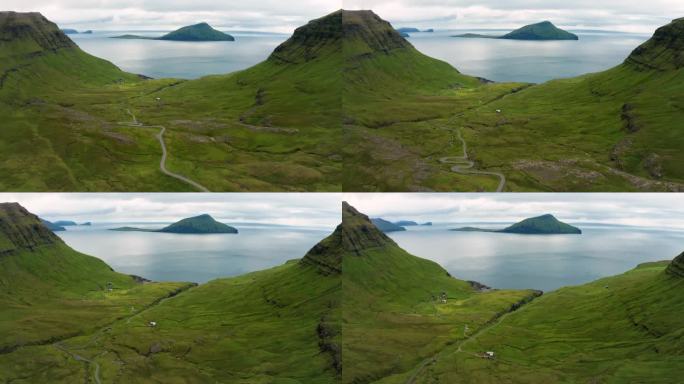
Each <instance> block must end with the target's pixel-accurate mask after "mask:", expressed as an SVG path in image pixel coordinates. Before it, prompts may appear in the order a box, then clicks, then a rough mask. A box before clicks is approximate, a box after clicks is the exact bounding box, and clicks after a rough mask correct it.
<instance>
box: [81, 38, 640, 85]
mask: <svg viewBox="0 0 684 384" xmlns="http://www.w3.org/2000/svg"><path fill="white" fill-rule="evenodd" d="M467 32H474V33H484V34H493V35H498V34H503V33H505V32H508V31H493V30H486V31H483V30H469V31H465V30H459V31H437V32H434V33H414V34H411V37H410V38H409V41H410V42H411V43H413V44H414V45H415V46H416V48H418V49H419V50H420V51H421V52H423V53H425V54H427V55H429V56H432V57H435V58H438V59H442V60H444V61H447V62H449V63H450V64H452V65H453V66H455V67H456V68H457V69H459V70H460V71H461V72H463V73H466V74H469V75H474V76H480V77H484V78H487V79H490V80H494V81H521V82H532V83H540V82H544V81H547V80H551V79H556V78H563V77H572V76H577V75H580V74H584V73H588V72H596V71H602V70H605V69H608V68H611V67H613V66H615V65H617V64H619V63H621V62H622V61H623V60H624V59H625V58H626V57H627V56H628V55H629V53H630V52H631V51H632V50H633V49H634V48H636V47H637V46H638V45H639V44H641V43H643V42H644V41H646V40H647V39H648V38H649V37H650V36H649V35H640V34H625V33H609V32H580V31H575V33H576V34H577V35H579V37H580V40H579V41H515V40H493V39H462V38H453V37H449V36H450V35H454V34H462V33H467ZM164 33H166V32H165V31H157V32H136V31H117V32H97V31H96V32H95V33H94V34H93V35H70V37H71V38H72V39H73V40H74V41H75V42H76V43H77V44H78V45H79V46H80V47H81V48H82V49H83V50H85V51H86V52H88V53H91V54H93V55H95V56H98V57H102V58H104V59H107V60H109V61H112V62H113V63H114V64H116V65H118V66H119V67H121V68H122V69H124V70H125V71H128V72H132V73H139V74H144V75H147V76H150V77H155V78H160V77H176V78H185V79H194V78H198V77H201V76H205V75H211V74H222V73H228V72H233V71H236V70H240V69H245V68H248V67H250V66H252V65H254V64H257V63H259V62H261V61H263V60H265V59H266V58H267V57H268V56H269V55H270V53H271V52H272V51H273V49H274V48H275V47H276V46H278V45H279V44H280V43H282V42H283V41H285V40H286V39H287V38H288V37H289V36H288V35H285V34H261V33H250V32H242V33H240V32H230V33H231V34H232V35H233V36H235V38H236V41H234V42H199V43H197V42H176V41H158V40H121V39H110V38H109V37H111V36H117V35H123V34H138V35H145V36H161V35H163V34H164Z"/></svg>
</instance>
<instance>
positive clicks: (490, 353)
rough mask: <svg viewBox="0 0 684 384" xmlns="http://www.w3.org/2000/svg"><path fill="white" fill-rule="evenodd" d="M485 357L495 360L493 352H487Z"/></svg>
mask: <svg viewBox="0 0 684 384" xmlns="http://www.w3.org/2000/svg"><path fill="white" fill-rule="evenodd" d="M485 357H486V358H488V359H493V358H494V352H492V351H487V352H485Z"/></svg>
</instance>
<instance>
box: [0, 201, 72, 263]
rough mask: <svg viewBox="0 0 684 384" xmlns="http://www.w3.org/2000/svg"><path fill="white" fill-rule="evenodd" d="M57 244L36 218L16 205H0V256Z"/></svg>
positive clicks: (53, 236)
mask: <svg viewBox="0 0 684 384" xmlns="http://www.w3.org/2000/svg"><path fill="white" fill-rule="evenodd" d="M58 242H61V240H60V239H59V237H57V236H56V235H55V234H54V233H52V231H50V230H49V229H47V227H45V225H43V223H42V222H41V221H40V219H39V218H38V216H36V215H34V214H32V213H30V212H29V211H27V210H26V208H24V207H22V206H21V205H19V204H18V203H0V255H2V254H8V253H12V252H14V251H17V250H21V249H28V250H33V249H34V248H36V247H39V246H41V245H48V244H54V243H58Z"/></svg>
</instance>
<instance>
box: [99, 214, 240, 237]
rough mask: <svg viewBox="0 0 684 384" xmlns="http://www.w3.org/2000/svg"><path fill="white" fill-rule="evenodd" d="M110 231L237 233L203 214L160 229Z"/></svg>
mask: <svg viewBox="0 0 684 384" xmlns="http://www.w3.org/2000/svg"><path fill="white" fill-rule="evenodd" d="M110 231H119V232H165V233H187V234H190V233H194V234H209V233H238V230H237V229H235V228H233V227H231V226H230V225H226V224H223V223H219V222H218V221H216V220H214V218H213V217H211V216H210V215H207V214H204V215H199V216H195V217H189V218H187V219H182V220H180V221H177V222H175V223H173V224H171V225H169V226H166V227H164V228H162V229H142V228H135V227H120V228H113V229H110Z"/></svg>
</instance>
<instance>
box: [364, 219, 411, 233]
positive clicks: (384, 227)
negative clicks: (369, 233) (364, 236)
mask: <svg viewBox="0 0 684 384" xmlns="http://www.w3.org/2000/svg"><path fill="white" fill-rule="evenodd" d="M371 222H372V223H373V224H375V226H376V227H378V229H379V230H381V231H382V232H384V233H388V232H400V231H405V230H406V228H404V227H402V226H400V225H397V224H395V223H392V222H390V221H387V220H384V219H380V218H375V219H371Z"/></svg>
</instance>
